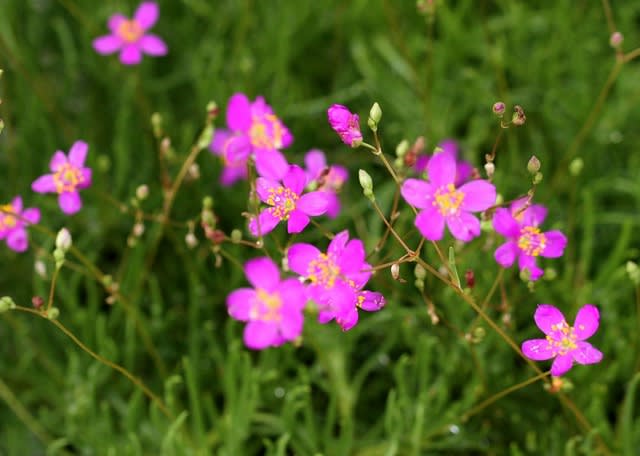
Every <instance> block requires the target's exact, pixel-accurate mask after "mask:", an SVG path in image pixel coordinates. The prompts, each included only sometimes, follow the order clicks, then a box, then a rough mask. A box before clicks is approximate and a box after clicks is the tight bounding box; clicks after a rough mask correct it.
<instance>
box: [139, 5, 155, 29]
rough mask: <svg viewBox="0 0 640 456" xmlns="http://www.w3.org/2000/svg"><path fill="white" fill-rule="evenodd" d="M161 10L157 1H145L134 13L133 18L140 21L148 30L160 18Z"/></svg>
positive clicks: (143, 27)
mask: <svg viewBox="0 0 640 456" xmlns="http://www.w3.org/2000/svg"><path fill="white" fill-rule="evenodd" d="M159 15H160V10H159V8H158V4H157V3H156V2H143V3H141V4H140V6H139V7H138V9H137V10H136V12H135V13H134V15H133V20H134V21H136V22H137V23H138V25H139V26H140V27H142V29H144V30H147V29H150V28H151V27H153V25H154V24H155V23H156V21H157V20H158V16H159Z"/></svg>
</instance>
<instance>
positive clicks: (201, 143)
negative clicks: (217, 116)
mask: <svg viewBox="0 0 640 456" xmlns="http://www.w3.org/2000/svg"><path fill="white" fill-rule="evenodd" d="M213 133H214V128H213V124H211V125H207V126H206V127H204V130H202V133H201V134H200V138H198V147H199V148H200V149H206V148H207V147H209V144H211V140H212V139H213Z"/></svg>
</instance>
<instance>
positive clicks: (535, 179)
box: [533, 173, 543, 185]
mask: <svg viewBox="0 0 640 456" xmlns="http://www.w3.org/2000/svg"><path fill="white" fill-rule="evenodd" d="M542 177H543V176H542V173H536V174H535V175H534V176H533V185H538V184H539V183H540V182H542Z"/></svg>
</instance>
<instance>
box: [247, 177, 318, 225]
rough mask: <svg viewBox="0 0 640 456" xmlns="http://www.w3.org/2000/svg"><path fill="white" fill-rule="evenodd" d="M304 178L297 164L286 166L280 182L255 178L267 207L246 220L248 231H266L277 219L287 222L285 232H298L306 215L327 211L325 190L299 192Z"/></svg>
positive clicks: (306, 218) (306, 219)
mask: <svg viewBox="0 0 640 456" xmlns="http://www.w3.org/2000/svg"><path fill="white" fill-rule="evenodd" d="M306 182H307V181H306V176H305V174H304V171H303V170H302V168H300V167H299V166H297V165H290V166H289V171H287V173H286V174H285V175H284V177H283V178H282V184H283V185H280V183H279V182H277V181H274V180H271V179H267V178H265V177H259V178H258V179H256V191H257V193H258V196H259V197H260V200H261V201H262V202H263V203H266V204H268V205H269V207H267V208H265V209H263V210H262V211H261V212H260V214H259V215H258V217H257V218H256V217H253V218H252V219H251V220H250V221H249V231H251V234H253V235H254V236H259V235H264V234H267V233H269V232H270V231H272V230H273V229H274V228H275V227H276V225H277V224H278V223H280V222H281V221H286V222H287V232H288V233H299V232H301V231H302V230H304V229H305V227H306V226H307V225H308V224H309V216H317V215H322V214H324V213H325V212H327V196H326V194H325V192H321V191H315V192H309V193H305V194H304V195H303V194H302V191H303V190H304V187H305V185H306Z"/></svg>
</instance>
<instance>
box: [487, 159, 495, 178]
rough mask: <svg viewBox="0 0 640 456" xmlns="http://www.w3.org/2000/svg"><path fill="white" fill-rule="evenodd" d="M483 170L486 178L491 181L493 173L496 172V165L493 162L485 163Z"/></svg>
mask: <svg viewBox="0 0 640 456" xmlns="http://www.w3.org/2000/svg"><path fill="white" fill-rule="evenodd" d="M484 170H485V172H486V173H487V177H488V178H489V179H491V178H492V177H493V173H495V172H496V165H494V164H493V162H487V163H485V164H484Z"/></svg>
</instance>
